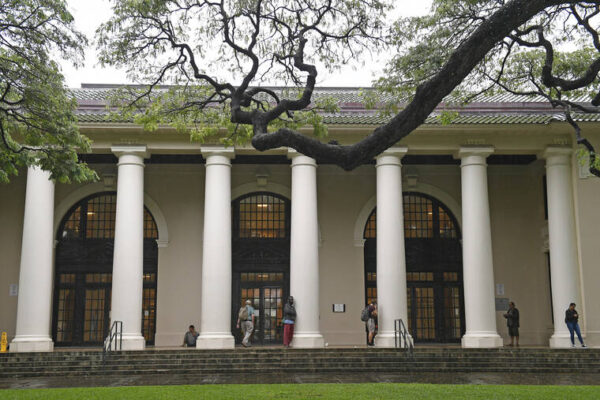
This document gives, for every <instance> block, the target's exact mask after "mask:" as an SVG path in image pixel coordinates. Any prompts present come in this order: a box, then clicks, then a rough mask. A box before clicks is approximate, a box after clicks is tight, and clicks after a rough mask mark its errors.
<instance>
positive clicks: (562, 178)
mask: <svg viewBox="0 0 600 400" xmlns="http://www.w3.org/2000/svg"><path fill="white" fill-rule="evenodd" d="M572 155H573V150H572V149H569V148H564V147H553V146H551V147H548V148H547V149H546V151H545V152H544V158H545V159H546V183H547V191H548V193H547V194H548V235H549V239H550V274H551V277H552V304H553V306H554V310H553V311H554V334H553V335H552V337H551V338H550V347H570V346H571V339H570V336H569V330H568V329H567V326H566V324H565V322H564V320H565V310H566V309H567V308H568V307H569V304H570V303H578V304H579V300H580V299H581V296H580V293H579V285H578V280H579V273H578V262H577V241H576V236H575V211H574V204H573V181H572V169H571V161H572V159H571V157H572Z"/></svg>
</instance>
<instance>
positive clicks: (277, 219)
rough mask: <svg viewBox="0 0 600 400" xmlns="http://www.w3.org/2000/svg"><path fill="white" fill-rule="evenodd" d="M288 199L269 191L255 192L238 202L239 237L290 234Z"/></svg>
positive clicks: (282, 236)
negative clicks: (287, 216)
mask: <svg viewBox="0 0 600 400" xmlns="http://www.w3.org/2000/svg"><path fill="white" fill-rule="evenodd" d="M286 203H287V201H286V200H285V199H283V198H280V197H276V196H274V195H273V194H269V193H253V194H251V195H249V196H247V197H244V198H242V199H240V200H239V201H238V202H237V204H236V208H237V210H234V212H237V213H238V217H239V218H238V219H237V221H239V222H238V224H239V226H238V237H239V238H241V239H283V238H286V237H287V235H288V222H287V219H286V207H287V204H286Z"/></svg>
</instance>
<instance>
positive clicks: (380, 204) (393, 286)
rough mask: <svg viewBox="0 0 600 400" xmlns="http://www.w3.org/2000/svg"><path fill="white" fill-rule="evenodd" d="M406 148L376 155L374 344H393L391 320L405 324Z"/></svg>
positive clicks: (378, 345) (406, 312)
mask: <svg viewBox="0 0 600 400" xmlns="http://www.w3.org/2000/svg"><path fill="white" fill-rule="evenodd" d="M406 151H407V148H406V147H403V148H395V149H390V150H387V151H385V152H383V154H381V155H380V156H379V157H377V164H376V168H377V308H378V319H379V333H378V334H377V336H376V337H375V345H376V346H377V347H394V320H396V319H402V321H404V324H405V325H406V326H408V311H407V299H406V257H405V253H404V212H403V197H402V165H401V162H400V160H401V159H402V157H404V155H405V154H406Z"/></svg>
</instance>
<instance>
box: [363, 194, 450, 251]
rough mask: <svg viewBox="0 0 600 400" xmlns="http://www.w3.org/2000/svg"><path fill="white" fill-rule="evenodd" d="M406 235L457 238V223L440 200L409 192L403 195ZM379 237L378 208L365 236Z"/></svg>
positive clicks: (420, 237) (428, 237) (371, 216)
mask: <svg viewBox="0 0 600 400" xmlns="http://www.w3.org/2000/svg"><path fill="white" fill-rule="evenodd" d="M403 207H404V208H403V210H404V237H405V238H407V239H434V238H442V239H445V238H447V239H457V238H458V237H459V233H458V228H457V224H456V222H455V221H454V217H452V215H451V213H450V212H449V211H448V210H447V209H446V207H445V206H444V205H443V204H442V203H440V202H439V201H438V200H436V199H434V198H431V197H429V196H426V195H423V194H421V193H414V192H407V193H404V196H403ZM376 237H377V210H373V212H372V213H371V215H370V216H369V219H368V220H367V224H366V225H365V231H364V238H365V239H375V238H376Z"/></svg>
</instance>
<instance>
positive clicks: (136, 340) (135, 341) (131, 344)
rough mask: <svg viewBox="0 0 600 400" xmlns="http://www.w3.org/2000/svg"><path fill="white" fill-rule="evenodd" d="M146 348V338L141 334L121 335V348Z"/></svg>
mask: <svg viewBox="0 0 600 400" xmlns="http://www.w3.org/2000/svg"><path fill="white" fill-rule="evenodd" d="M145 348H146V339H145V338H144V337H143V336H125V335H123V343H122V346H121V350H123V351H129V350H144V349H145Z"/></svg>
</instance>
